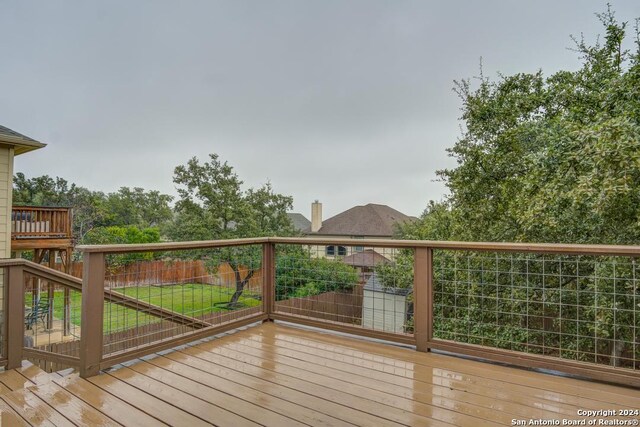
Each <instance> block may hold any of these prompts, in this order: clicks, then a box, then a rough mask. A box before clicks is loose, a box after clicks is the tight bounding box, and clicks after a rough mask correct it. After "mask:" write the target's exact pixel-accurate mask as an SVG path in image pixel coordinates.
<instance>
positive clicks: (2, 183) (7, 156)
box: [0, 146, 13, 258]
mask: <svg viewBox="0 0 640 427" xmlns="http://www.w3.org/2000/svg"><path fill="white" fill-rule="evenodd" d="M12 188H13V148H7V147H1V146H0V258H9V257H10V256H11V221H10V220H11V202H12Z"/></svg>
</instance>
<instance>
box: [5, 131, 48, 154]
mask: <svg viewBox="0 0 640 427" xmlns="http://www.w3.org/2000/svg"><path fill="white" fill-rule="evenodd" d="M0 144H3V145H11V146H13V147H14V148H15V154H16V155H18V154H23V153H26V152H29V151H33V150H37V149H38V148H42V147H45V146H46V145H47V144H43V143H42V142H39V141H36V140H35V139H33V138H29V137H28V136H25V135H22V134H21V133H18V132H16V131H14V130H11V129H9V128H8V127H4V126H2V125H0Z"/></svg>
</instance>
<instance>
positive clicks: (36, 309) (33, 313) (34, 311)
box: [24, 298, 51, 329]
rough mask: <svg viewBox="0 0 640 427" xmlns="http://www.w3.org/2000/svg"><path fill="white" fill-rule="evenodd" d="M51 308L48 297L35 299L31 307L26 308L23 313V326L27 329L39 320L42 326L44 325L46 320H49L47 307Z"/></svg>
mask: <svg viewBox="0 0 640 427" xmlns="http://www.w3.org/2000/svg"><path fill="white" fill-rule="evenodd" d="M50 308H51V302H50V301H49V299H48V298H44V299H40V300H38V301H36V303H35V304H34V305H33V307H30V309H29V308H27V309H26V310H27V311H26V313H25V315H24V326H25V327H26V328H27V329H31V328H33V326H34V325H35V324H36V323H37V322H38V320H40V321H41V322H42V326H43V327H46V325H47V324H46V323H45V322H46V321H48V320H49V309H50Z"/></svg>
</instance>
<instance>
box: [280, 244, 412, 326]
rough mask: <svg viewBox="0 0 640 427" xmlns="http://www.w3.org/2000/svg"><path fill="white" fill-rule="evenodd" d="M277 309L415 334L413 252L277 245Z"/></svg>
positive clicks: (289, 312) (376, 248)
mask: <svg viewBox="0 0 640 427" xmlns="http://www.w3.org/2000/svg"><path fill="white" fill-rule="evenodd" d="M275 263H276V265H275V268H276V280H275V292H276V299H275V311H276V312H277V313H282V314H290V315H295V316H302V317H305V318H309V319H316V320H323V321H327V322H336V323H340V324H346V325H353V326H359V327H362V328H364V329H370V330H375V331H383V332H389V333H394V334H412V333H413V250H401V249H395V248H381V247H369V246H355V245H354V246H343V245H331V244H328V245H300V244H298V245H296V244H278V245H276V252H275Z"/></svg>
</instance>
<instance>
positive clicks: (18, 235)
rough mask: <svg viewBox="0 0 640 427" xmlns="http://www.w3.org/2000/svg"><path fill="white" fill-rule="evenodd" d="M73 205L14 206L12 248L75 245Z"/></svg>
mask: <svg viewBox="0 0 640 427" xmlns="http://www.w3.org/2000/svg"><path fill="white" fill-rule="evenodd" d="M71 224H72V212H71V208H64V207H47V206H13V207H12V209H11V250H12V251H22V250H30V249H54V248H55V249H65V248H69V247H71V246H72V242H73V234H72V227H71Z"/></svg>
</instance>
